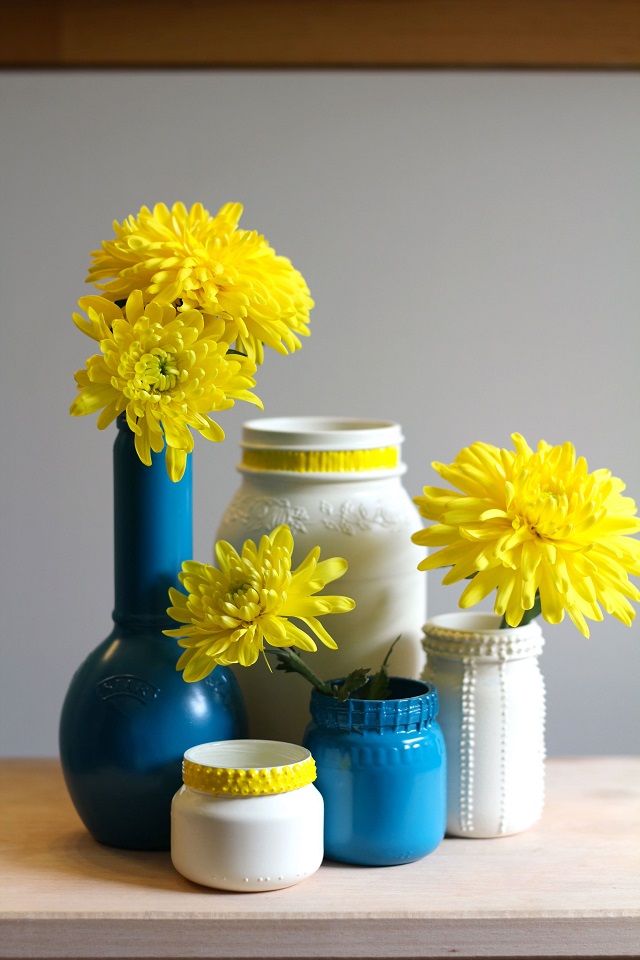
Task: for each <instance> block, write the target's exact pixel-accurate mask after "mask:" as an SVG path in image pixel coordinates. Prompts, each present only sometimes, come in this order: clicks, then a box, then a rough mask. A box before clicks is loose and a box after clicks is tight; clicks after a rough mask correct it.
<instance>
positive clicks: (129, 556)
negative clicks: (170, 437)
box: [60, 416, 246, 850]
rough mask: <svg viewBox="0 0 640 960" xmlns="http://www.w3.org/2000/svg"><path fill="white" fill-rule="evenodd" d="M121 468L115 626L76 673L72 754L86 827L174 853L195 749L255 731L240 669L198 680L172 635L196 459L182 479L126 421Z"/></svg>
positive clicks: (68, 709) (70, 766)
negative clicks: (148, 452) (181, 792)
mask: <svg viewBox="0 0 640 960" xmlns="http://www.w3.org/2000/svg"><path fill="white" fill-rule="evenodd" d="M117 426H118V433H117V436H116V440H115V444H114V450H113V465H114V547H115V551H114V561H115V563H114V567H115V569H114V572H115V608H114V611H113V621H114V626H113V630H112V631H111V633H110V634H109V636H108V637H107V638H106V640H104V641H103V642H102V643H101V644H100V645H99V646H98V647H97V648H96V649H95V650H94V651H93V652H92V653H91V654H89V656H88V657H87V659H86V660H85V661H84V663H83V664H82V665H81V666H80V667H79V669H78V670H77V671H76V673H75V675H74V677H73V679H72V681H71V685H70V687H69V690H68V693H67V695H66V698H65V701H64V705H63V708H62V715H61V719H60V758H61V761H62V769H63V772H64V777H65V780H66V784H67V788H68V790H69V794H70V796H71V799H72V801H73V803H74V805H75V808H76V810H77V812H78V814H79V816H80V818H81V820H82V821H83V823H84V825H85V826H86V828H87V829H88V830H89V832H90V833H91V834H92V836H93V837H94V838H95V839H96V840H98V841H100V842H101V843H105V844H109V845H110V846H114V847H122V848H128V849H134V850H168V849H169V846H170V810H171V800H172V798H173V795H174V794H175V792H176V791H177V790H178V789H179V788H180V786H181V783H182V774H181V769H182V757H183V754H184V752H185V750H187V749H188V748H189V747H192V746H194V745H196V744H199V743H205V742H210V741H212V740H230V739H235V738H237V737H244V736H246V716H245V708H244V703H243V700H242V695H241V692H240V689H239V687H238V684H237V682H236V679H235V677H234V675H233V674H232V672H231V671H230V670H229V669H228V668H225V667H216V669H215V670H214V671H213V673H212V674H210V676H209V677H207V678H206V679H205V680H201V681H200V682H198V683H186V682H185V681H184V680H183V678H182V673H180V672H178V671H176V662H177V660H178V657H179V655H180V653H181V650H180V648H179V647H178V645H177V643H176V641H175V640H174V639H172V638H170V637H166V636H164V635H163V633H162V631H163V630H164V629H167V628H171V627H175V626H176V624H175V622H174V621H172V620H171V619H170V617H169V616H168V615H167V613H166V609H167V606H168V605H169V598H168V589H169V587H170V586H177V585H178V579H177V577H178V573H179V572H180V568H181V566H182V562H183V561H184V560H188V559H191V557H192V527H193V523H192V474H191V456H189V457H188V459H187V468H186V471H185V474H184V477H183V478H182V480H180V481H179V482H177V483H173V482H172V481H171V480H170V479H169V477H168V475H167V470H166V466H165V458H164V453H162V454H157V455H156V454H153V455H152V456H153V462H152V464H151V466H149V467H148V466H145V465H144V464H143V463H142V462H141V461H140V459H139V458H138V456H137V454H136V451H135V447H134V435H133V433H132V432H131V430H130V429H129V427H128V426H127V423H126V420H125V418H124V416H121V417H119V418H118V421H117Z"/></svg>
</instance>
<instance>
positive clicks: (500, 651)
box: [424, 613, 545, 837]
mask: <svg viewBox="0 0 640 960" xmlns="http://www.w3.org/2000/svg"><path fill="white" fill-rule="evenodd" d="M500 619H501V618H500V617H499V616H498V615H497V614H495V613H452V614H446V615H443V616H439V617H434V618H433V619H432V620H430V621H429V622H428V623H426V624H425V627H424V632H425V639H424V647H425V650H426V653H427V666H426V668H425V672H424V679H425V680H427V681H429V682H430V683H433V684H435V686H436V688H437V690H438V702H439V713H438V721H439V723H440V727H441V728H442V733H443V735H444V740H445V744H446V747H447V833H448V834H449V835H452V836H456V837H501V836H506V835H508V834H511V833H519V832H520V831H521V830H526V829H527V828H528V827H530V826H531V825H532V824H534V823H535V822H536V821H537V820H539V819H540V816H541V814H542V807H543V802H544V759H545V743H544V722H545V690H544V680H543V677H542V674H541V672H540V669H539V667H538V656H539V655H540V653H541V652H542V646H543V644H544V639H543V636H542V631H541V629H540V626H539V625H538V623H536V622H535V621H531V622H530V623H528V624H526V625H525V626H520V627H511V628H506V629H504V630H501V629H500Z"/></svg>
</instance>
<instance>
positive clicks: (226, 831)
mask: <svg viewBox="0 0 640 960" xmlns="http://www.w3.org/2000/svg"><path fill="white" fill-rule="evenodd" d="M315 777H316V771H315V762H314V760H313V758H312V756H311V754H310V753H309V751H308V750H306V749H305V748H304V747H300V746H297V745H296V744H291V743H283V742H278V741H273V740H223V741H219V742H217V743H203V744H200V745H199V746H196V747H191V749H189V750H187V752H186V753H185V755H184V762H183V780H184V785H183V786H182V787H181V788H180V790H178V792H177V793H176V795H175V797H174V798H173V803H172V806H171V859H172V861H173V865H174V867H175V868H176V870H178V871H179V873H181V874H182V875H183V876H185V877H187V879H188V880H193V881H194V882H195V883H201V884H203V885H204V886H207V887H216V888H218V889H221V890H236V891H246V892H255V891H260V890H278V889H280V888H281V887H289V886H292V885H293V884H295V883H299V882H300V881H301V880H305V879H306V878H307V877H310V876H311V875H312V874H313V873H315V872H316V870H317V869H318V867H319V866H320V864H321V863H322V858H323V853H324V848H323V829H324V805H323V800H322V796H321V795H320V793H319V791H318V790H316V788H315V786H314V785H313V780H315Z"/></svg>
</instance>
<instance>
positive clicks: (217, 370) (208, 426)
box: [70, 290, 262, 480]
mask: <svg viewBox="0 0 640 960" xmlns="http://www.w3.org/2000/svg"><path fill="white" fill-rule="evenodd" d="M79 306H80V308H81V309H82V310H85V311H86V313H87V316H88V320H87V319H85V318H84V317H82V316H81V315H80V314H78V313H75V314H74V315H73V320H74V323H75V324H76V326H77V327H78V328H79V329H80V330H82V332H83V333H86V334H87V336H89V337H91V338H92V339H93V340H97V341H98V342H99V344H100V350H101V351H102V353H101V354H97V355H95V356H93V357H89V359H88V360H87V362H86V368H85V369H84V370H78V372H77V373H76V375H75V379H76V383H77V385H78V390H79V394H78V396H77V397H76V399H75V400H74V402H73V403H72V404H71V408H70V412H71V414H72V416H74V417H81V416H84V415H85V414H88V413H95V412H96V411H97V410H101V411H102V412H101V413H100V416H99V417H98V423H97V425H98V428H99V429H100V430H104V428H105V427H107V426H108V425H109V424H110V423H111V422H112V421H113V420H114V419H115V418H116V417H117V416H118V414H120V413H122V412H123V411H124V412H125V413H126V416H127V423H128V424H129V427H130V428H131V430H132V431H133V432H134V434H135V447H136V451H137V453H138V456H139V457H140V459H141V460H142V462H143V463H145V464H147V466H149V465H150V464H151V451H152V450H153V452H154V453H160V451H161V450H162V449H163V448H164V444H165V441H166V444H167V452H166V461H167V470H168V473H169V476H170V477H171V479H172V480H180V478H181V477H182V475H183V473H184V470H185V466H186V462H187V454H188V453H190V452H191V450H192V449H193V436H192V434H191V431H190V429H189V428H190V427H192V428H193V429H194V430H197V431H198V432H199V433H201V434H202V436H203V437H206V439H207V440H224V431H223V430H222V428H221V427H219V426H218V424H217V423H215V422H214V421H213V420H212V419H211V418H210V417H209V416H208V414H209V413H211V412H212V411H216V410H227V409H228V408H229V407H232V406H233V404H234V402H235V400H247V401H248V402H249V403H255V404H256V405H257V406H259V407H262V402H261V401H260V400H259V399H258V397H256V396H254V394H252V393H250V392H249V388H250V387H253V386H254V385H255V381H254V380H253V379H252V377H251V374H252V373H254V372H255V364H254V363H252V362H251V361H250V360H247V358H246V357H242V356H237V355H235V354H231V355H229V354H228V352H227V351H228V345H227V344H226V343H224V342H219V341H218V339H217V335H218V333H219V329H218V328H219V327H220V321H217V320H215V319H214V318H213V317H206V316H204V315H203V314H202V313H200V311H198V310H184V311H180V312H176V310H175V308H174V307H173V306H171V304H159V303H156V302H155V301H154V302H151V303H148V304H147V305H146V306H145V304H144V302H143V296H142V293H141V292H140V291H139V290H135V291H134V292H133V293H132V294H131V295H130V296H129V298H128V300H127V303H126V307H125V308H124V310H121V309H120V307H118V306H116V305H115V304H114V303H111V301H110V300H106V299H105V298H104V297H83V298H82V299H81V300H80V301H79Z"/></svg>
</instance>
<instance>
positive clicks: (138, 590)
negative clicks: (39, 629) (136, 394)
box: [113, 417, 193, 629]
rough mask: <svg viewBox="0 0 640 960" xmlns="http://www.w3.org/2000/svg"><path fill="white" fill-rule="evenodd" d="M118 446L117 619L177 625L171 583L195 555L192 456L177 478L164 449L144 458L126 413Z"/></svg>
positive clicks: (115, 452)
mask: <svg viewBox="0 0 640 960" xmlns="http://www.w3.org/2000/svg"><path fill="white" fill-rule="evenodd" d="M117 425H118V434H117V436H116V440H115V443H114V447H113V489H114V575H115V608H114V611H113V619H114V620H115V622H116V623H117V624H119V625H121V626H124V627H128V628H132V629H135V628H147V629H148V628H155V629H162V628H165V627H170V626H175V624H174V623H173V621H172V620H171V618H170V617H169V616H168V615H167V612H166V610H167V607H168V606H169V595H168V590H169V587H172V586H178V573H179V572H180V569H181V566H182V563H183V561H185V560H189V559H191V557H192V555H193V549H192V544H193V534H192V528H193V522H192V509H193V508H192V476H191V456H189V457H188V458H187V468H186V470H185V474H184V476H183V478H182V480H180V481H178V482H177V483H173V482H172V481H171V480H170V478H169V476H168V474H167V468H166V465H165V456H164V453H160V454H152V455H151V456H152V463H151V466H145V464H143V463H142V461H141V460H140V459H139V457H138V455H137V453H136V450H135V444H134V435H133V433H132V432H131V430H130V429H129V427H128V426H127V423H126V420H125V419H124V417H119V418H118V421H117Z"/></svg>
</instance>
